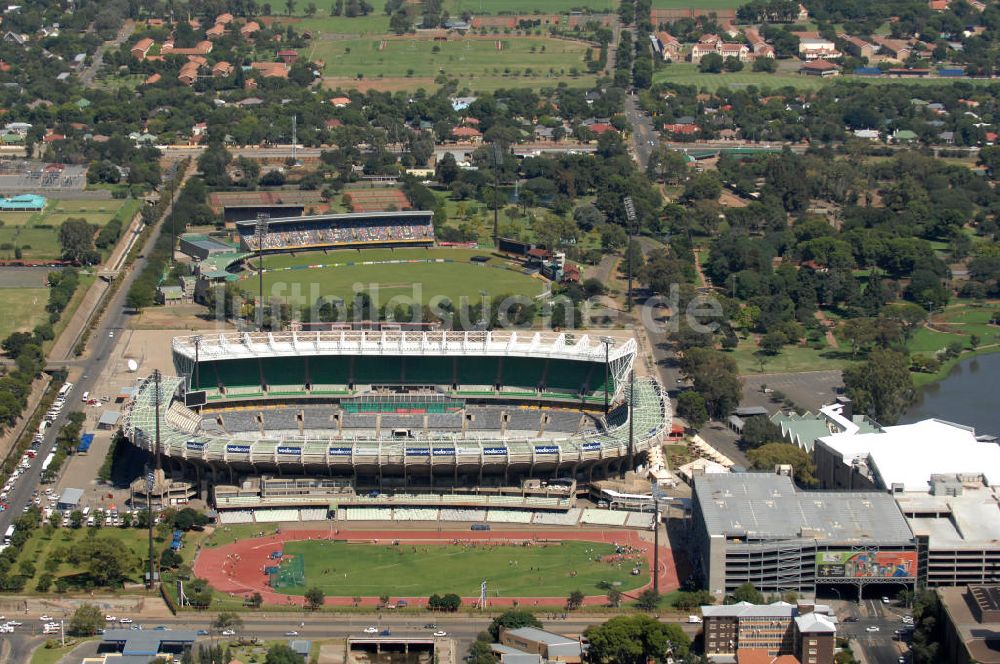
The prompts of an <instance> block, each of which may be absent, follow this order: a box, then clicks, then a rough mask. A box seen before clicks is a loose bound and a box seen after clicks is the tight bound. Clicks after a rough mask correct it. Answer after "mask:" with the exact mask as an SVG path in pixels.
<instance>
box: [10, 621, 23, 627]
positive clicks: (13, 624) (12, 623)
mask: <svg viewBox="0 0 1000 664" xmlns="http://www.w3.org/2000/svg"><path fill="white" fill-rule="evenodd" d="M7 624H8V625H9V626H11V627H20V626H21V625H23V624H24V623H23V622H18V621H16V620H11V621H9V622H8V623H7Z"/></svg>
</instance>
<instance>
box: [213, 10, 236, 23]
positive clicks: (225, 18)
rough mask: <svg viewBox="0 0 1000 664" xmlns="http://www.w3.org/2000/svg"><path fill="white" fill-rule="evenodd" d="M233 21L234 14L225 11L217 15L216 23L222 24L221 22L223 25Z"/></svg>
mask: <svg viewBox="0 0 1000 664" xmlns="http://www.w3.org/2000/svg"><path fill="white" fill-rule="evenodd" d="M232 22H233V15H232V14H230V13H229V12H225V13H223V14H219V15H218V16H216V17H215V24H216V25H220V24H221V25H229V24H230V23H232Z"/></svg>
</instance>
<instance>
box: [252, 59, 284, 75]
mask: <svg viewBox="0 0 1000 664" xmlns="http://www.w3.org/2000/svg"><path fill="white" fill-rule="evenodd" d="M250 68H251V69H253V70H254V71H256V72H257V73H259V74H260V75H261V76H263V77H265V78H269V77H270V78H288V65H286V64H285V63H284V62H252V63H250Z"/></svg>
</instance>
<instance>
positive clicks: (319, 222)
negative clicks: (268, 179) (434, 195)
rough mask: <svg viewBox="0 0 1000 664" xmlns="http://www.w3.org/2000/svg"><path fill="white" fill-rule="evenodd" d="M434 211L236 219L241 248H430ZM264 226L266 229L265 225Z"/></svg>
mask: <svg viewBox="0 0 1000 664" xmlns="http://www.w3.org/2000/svg"><path fill="white" fill-rule="evenodd" d="M433 217H434V213H433V212H428V211H420V210H396V211H391V212H358V213H347V214H318V215H311V216H308V217H281V218H276V219H267V220H266V224H265V223H264V222H262V221H259V220H249V221H238V222H236V231H237V234H238V235H239V240H240V250H241V251H245V252H247V251H253V252H256V251H262V252H263V253H282V252H289V251H309V250H314V249H337V248H363V247H430V246H432V245H433V244H434V226H433V224H432V223H431V220H432V219H433ZM265 225H266V228H264V226H265Z"/></svg>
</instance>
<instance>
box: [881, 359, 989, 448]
mask: <svg viewBox="0 0 1000 664" xmlns="http://www.w3.org/2000/svg"><path fill="white" fill-rule="evenodd" d="M997 376H1000V353H990V354H987V355H979V356H976V357H972V358H969V359H967V360H962V361H961V362H959V363H958V364H957V365H955V368H954V369H952V370H951V373H949V374H948V376H947V377H946V378H945V379H944V380H942V381H939V382H937V383H934V384H932V385H927V386H926V387H923V388H921V389H920V390H919V392H918V395H917V400H916V402H914V403H913V405H911V406H910V408H909V409H908V410H907V411H906V414H905V415H903V417H902V419H901V422H900V423H901V424H908V423H910V422H916V421H918V420H925V419H927V418H929V417H936V418H938V419H942V420H948V421H949V422H955V423H956V424H965V425H967V426H971V427H975V428H976V433H977V434H992V435H998V434H1000V381H998V379H997Z"/></svg>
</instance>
